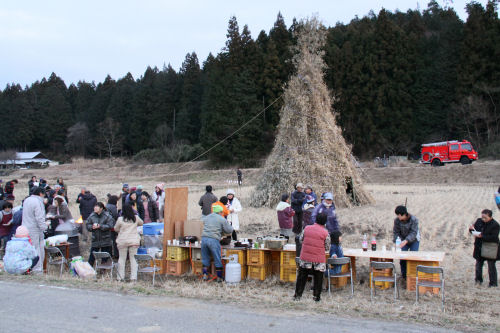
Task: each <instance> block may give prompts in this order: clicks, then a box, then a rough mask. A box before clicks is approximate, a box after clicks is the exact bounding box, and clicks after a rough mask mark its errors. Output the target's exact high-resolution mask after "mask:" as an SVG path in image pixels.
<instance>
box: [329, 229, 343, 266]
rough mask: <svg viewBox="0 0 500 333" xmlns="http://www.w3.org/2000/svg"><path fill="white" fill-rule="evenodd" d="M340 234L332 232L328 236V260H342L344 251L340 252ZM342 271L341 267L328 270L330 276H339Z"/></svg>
mask: <svg viewBox="0 0 500 333" xmlns="http://www.w3.org/2000/svg"><path fill="white" fill-rule="evenodd" d="M341 236H342V233H341V232H340V231H334V232H332V233H331V234H330V239H331V242H332V243H331V246H330V258H343V257H344V251H343V250H342V245H340V242H341V241H342V237H341ZM341 271H342V265H333V267H332V268H331V269H330V275H335V274H340V272H341Z"/></svg>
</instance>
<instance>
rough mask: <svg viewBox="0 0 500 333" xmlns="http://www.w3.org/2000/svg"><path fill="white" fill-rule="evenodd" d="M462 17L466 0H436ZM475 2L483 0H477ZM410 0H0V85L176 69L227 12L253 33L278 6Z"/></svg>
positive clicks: (286, 11)
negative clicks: (54, 77) (166, 66)
mask: <svg viewBox="0 0 500 333" xmlns="http://www.w3.org/2000/svg"><path fill="white" fill-rule="evenodd" d="M438 2H439V3H440V4H441V5H444V4H445V2H446V3H448V4H449V5H451V6H453V7H454V8H455V10H456V11H457V13H458V15H459V16H460V17H461V18H462V19H463V20H465V19H466V13H465V10H464V8H465V4H466V3H467V2H468V1H466V0H461V1H458V0H454V1H449V0H448V1H444V0H438ZM479 2H480V3H482V4H483V5H485V3H486V2H487V1H486V0H482V1H479ZM427 3H428V1H427V0H425V1H417V0H411V1H407V0H350V1H345V0H342V1H341V0H325V1H313V0H309V1H292V0H267V1H261V0H252V1H238V0H236V1H234V0H233V1H217V0H214V1H206V0H205V1H202V0H193V1H167V0H165V1H159V0H142V1H127V0H121V1H111V0H109V1H108V0H100V1H94V0H87V1H68V0H64V1H62V0H50V1H39V0H32V1H2V2H1V4H0V45H1V46H0V50H1V52H0V64H1V65H0V89H3V88H4V87H5V85H6V84H7V83H12V82H15V83H20V84H21V85H23V86H24V85H26V84H28V85H29V84H31V83H32V82H34V81H36V80H40V79H41V78H42V77H44V76H45V77H48V76H49V75H50V73H51V72H55V73H56V74H57V75H59V76H60V77H62V79H63V80H64V81H65V82H66V84H67V85H69V84H70V83H71V82H78V81H79V80H85V81H88V82H90V81H95V82H96V83H97V82H100V81H103V80H104V78H105V76H106V75H107V74H110V75H111V77H113V78H114V79H117V78H120V77H122V76H124V75H125V74H126V73H127V72H131V73H132V75H133V76H134V77H135V78H138V77H139V76H141V75H142V74H143V73H144V70H145V69H146V67H147V66H148V65H150V66H158V67H159V68H161V67H162V66H163V64H164V63H166V64H168V63H170V64H172V66H173V67H174V68H175V69H178V68H179V67H180V66H181V64H182V61H183V60H184V57H185V55H186V53H188V52H192V51H195V52H196V53H197V54H198V58H199V59H200V62H203V61H204V60H205V59H206V57H207V55H208V53H209V52H212V53H217V52H219V51H220V50H221V48H223V47H224V43H225V40H226V29H227V22H228V20H229V18H230V17H231V16H232V15H235V16H236V17H237V19H238V23H239V25H240V28H241V27H243V25H244V24H248V26H249V28H250V31H251V32H252V36H253V37H254V38H255V37H256V36H257V35H258V33H259V32H260V31H261V30H265V31H267V32H268V31H269V29H270V28H271V27H272V25H273V23H274V21H275V20H276V15H277V13H278V11H281V13H282V14H283V16H284V18H285V21H286V24H287V26H289V25H290V24H291V22H292V19H293V18H294V17H296V18H304V17H307V16H310V15H311V14H313V13H317V14H319V17H320V18H321V20H322V21H323V22H324V23H325V24H326V25H328V26H331V25H335V23H336V22H344V23H348V22H349V21H350V20H351V19H352V18H354V17H355V16H356V15H358V16H360V17H362V16H364V15H366V14H367V13H368V12H369V11H370V10H371V9H373V10H374V11H375V12H376V13H378V11H379V10H380V9H381V8H382V7H384V8H386V9H388V10H391V11H394V10H396V9H399V10H401V11H406V10H407V9H409V8H411V9H415V8H417V4H419V6H420V9H425V8H426V7H427Z"/></svg>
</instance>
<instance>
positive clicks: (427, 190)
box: [0, 162, 500, 331]
mask: <svg viewBox="0 0 500 333" xmlns="http://www.w3.org/2000/svg"><path fill="white" fill-rule="evenodd" d="M499 166H500V163H498V162H488V163H485V164H475V165H472V167H473V168H469V167H470V166H465V169H458V167H459V166H457V168H455V166H453V167H452V168H448V167H445V168H442V169H440V170H438V171H436V170H434V169H432V168H421V167H414V168H413V169H412V168H388V169H387V170H386V171H385V172H386V176H387V177H388V178H387V180H386V181H385V182H384V178H382V177H381V178H380V179H379V180H380V181H379V183H372V184H368V185H366V188H367V190H368V191H369V192H370V194H371V195H372V196H373V197H374V198H375V199H376V203H375V204H373V205H370V206H364V207H355V208H341V209H339V210H338V215H339V219H340V226H341V229H342V231H343V232H344V237H343V238H344V240H343V243H344V244H343V245H344V247H356V248H359V247H360V246H361V239H362V234H363V233H371V232H376V233H378V246H383V245H384V244H385V245H390V244H391V228H392V221H393V210H394V207H395V206H396V205H398V204H401V203H404V201H405V199H406V198H408V207H409V210H410V212H411V213H413V214H415V215H416V216H417V217H418V218H419V220H420V227H421V233H422V241H421V250H430V251H432V250H436V251H445V252H446V258H445V261H444V262H443V266H444V268H445V274H446V296H447V300H446V312H444V313H443V312H441V309H440V299H439V297H436V296H434V297H433V296H425V297H424V298H423V300H422V302H421V304H420V305H419V306H416V305H414V301H415V295H414V293H413V292H407V291H402V293H401V299H400V300H398V301H397V302H395V303H394V302H393V301H392V298H391V296H392V294H391V291H385V292H381V293H380V294H379V297H378V299H377V300H376V303H375V305H374V304H372V303H371V302H370V296H369V295H370V293H369V289H368V286H367V283H366V282H365V283H363V284H359V280H362V279H363V280H366V278H367V271H368V266H367V264H368V263H367V261H363V260H360V261H359V263H358V277H359V279H358V283H357V284H356V286H355V296H354V298H352V299H350V298H349V291H348V290H347V289H342V290H340V291H336V292H335V293H334V294H333V296H332V297H331V298H330V297H328V296H326V295H325V296H324V297H323V300H322V302H321V304H315V303H314V302H312V296H311V295H307V296H305V297H304V299H303V300H302V301H301V302H299V303H295V302H292V301H291V297H292V295H293V292H294V286H293V285H292V284H285V283H281V282H279V281H277V280H276V279H271V280H269V281H265V282H255V281H250V282H245V283H242V284H241V285H240V286H237V287H229V286H219V285H215V284H203V283H201V282H200V281H198V280H197V279H195V278H192V277H186V278H175V277H167V278H166V281H165V283H164V284H163V285H162V286H161V287H160V286H159V287H157V288H155V289H153V288H151V287H150V285H149V282H148V281H144V282H139V283H137V284H136V285H131V284H127V283H125V284H120V283H117V282H114V281H113V282H109V281H106V280H100V281H99V282H98V283H96V282H92V281H81V280H79V279H76V278H70V277H65V278H64V279H62V280H59V279H58V278H57V277H54V276H51V277H11V276H7V275H5V274H3V275H0V278H1V279H14V280H16V281H29V280H36V281H38V280H40V279H41V280H43V281H45V282H46V283H51V284H59V285H68V286H77V287H81V288H90V289H105V290H113V291H120V292H125V293H133V294H134V293H137V294H151V295H164V294H175V295H179V296H182V297H191V298H204V299H210V300H213V301H216V302H229V303H232V304H236V305H239V306H244V305H245V304H248V306H252V307H257V306H258V307H259V308H263V309H268V308H270V309H279V310H280V311H283V310H287V311H300V312H301V313H302V312H304V311H311V312H324V313H335V314H338V315H341V316H350V317H370V318H380V319H388V320H398V321H411V322H420V323H429V324H433V325H437V326H443V327H449V328H455V329H459V330H464V331H480V330H481V331H498V330H500V319H499V305H500V290H499V289H498V288H493V289H488V288H486V287H479V288H478V287H475V286H474V283H473V280H474V259H472V256H471V253H472V238H471V237H470V236H469V235H468V233H467V225H468V224H470V223H472V222H473V221H474V220H475V218H477V217H478V216H479V213H480V211H481V210H482V209H484V208H490V209H493V211H494V212H495V213H494V214H495V215H496V216H498V210H497V209H496V207H495V204H494V201H493V193H494V191H495V190H496V188H497V187H498V184H496V183H493V182H490V183H488V184H480V185H473V184H454V185H449V184H439V183H438V182H439V181H440V180H442V179H443V177H442V175H443V174H444V175H445V176H446V177H445V178H446V179H454V177H455V175H454V174H453V173H454V172H455V171H456V172H459V173H460V177H462V178H463V176H464V175H465V176H466V177H467V179H470V180H471V181H472V182H473V181H475V180H476V178H475V177H478V178H477V179H484V177H485V175H486V174H490V175H493V177H496V176H495V175H497V173H498V171H497V170H498V169H499ZM62 167H63V166H60V167H56V168H48V169H45V170H39V171H37V172H36V174H37V175H39V176H40V175H41V176H42V177H46V178H47V179H49V180H51V179H53V180H52V181H54V180H55V178H56V177H57V175H58V174H60V173H66V176H65V178H66V181H67V183H68V185H69V189H70V191H69V195H70V201H71V202H70V208H71V210H72V211H73V212H74V213H76V211H77V210H78V207H77V206H76V204H74V203H73V200H74V199H75V197H76V194H77V193H78V187H79V185H83V184H86V185H88V187H89V188H90V189H91V190H92V191H93V192H94V193H95V194H96V195H97V196H98V198H99V199H104V198H105V195H106V193H108V192H111V193H114V192H118V191H119V190H120V187H121V182H122V181H123V180H124V179H127V180H128V183H130V184H131V185H137V184H139V183H141V184H142V185H143V186H144V187H145V189H147V190H150V191H151V190H152V188H153V186H154V184H155V183H157V182H159V181H160V180H162V181H164V179H163V178H161V177H158V178H157V176H156V174H157V173H158V174H160V173H161V169H157V170H155V171H153V172H152V175H151V176H149V177H147V176H146V175H144V176H143V175H142V173H143V171H142V170H141V168H143V169H148V168H151V169H153V167H151V166H147V167H134V168H131V167H130V166H124V167H114V168H94V167H93V164H92V163H88V164H85V169H84V170H82V169H79V167H78V166H76V165H73V167H71V166H70V165H67V166H64V168H65V169H64V170H62V169H63V168H62ZM485 168H486V169H485ZM487 168H489V169H487ZM402 169H404V172H405V175H406V176H409V177H410V179H413V176H412V173H413V172H414V173H418V174H421V175H423V177H425V179H427V180H428V183H426V184H390V183H389V184H388V182H390V181H391V179H392V178H397V179H398V180H399V182H403V181H404V179H405V178H406V176H404V177H400V174H399V172H400V170H402ZM483 169H485V170H483ZM478 170H482V171H481V172H478ZM488 170H489V171H488ZM377 171H378V170H377ZM391 171H392V174H391ZM70 172H71V174H70ZM258 172H259V170H249V171H248V172H247V171H245V170H244V174H251V175H256V174H258ZM371 172H372V170H368V173H371ZM436 172H437V173H436ZM446 172H448V173H449V174H446ZM117 173H119V174H121V175H128V178H127V177H126V176H124V178H123V180H122V179H120V180H119V181H118V180H117V179H116V174H117ZM30 174H31V173H30ZM91 175H93V176H91ZM190 175H191V176H190V177H191V178H190V180H189V182H190V184H189V189H190V192H189V207H188V215H189V218H198V217H199V215H200V209H199V207H198V205H197V201H198V198H199V196H200V195H201V194H202V193H203V187H204V185H205V184H206V183H207V182H209V181H210V182H211V183H212V184H213V185H214V186H215V189H216V190H215V193H216V194H217V195H218V196H221V195H223V194H225V189H226V188H227V187H233V186H234V184H232V183H231V184H228V183H227V180H228V179H231V177H234V176H235V174H234V170H219V171H213V170H212V171H206V172H204V171H200V172H198V173H196V172H194V171H193V173H191V174H190ZM21 176H22V174H21V172H20V173H19V174H18V175H17V177H18V178H19V179H20V184H19V186H18V187H16V192H15V194H16V197H18V198H20V197H22V195H23V194H24V193H26V191H27V185H26V182H27V181H28V176H26V177H24V178H23V177H21ZM183 177H185V176H184V174H182V175H181V176H180V177H179V179H180V180H178V181H172V182H170V183H169V185H175V184H181V183H184V179H185V178H183ZM256 178H257V177H253V176H252V177H249V179H248V178H246V177H245V180H246V181H247V186H245V187H242V188H241V189H239V188H235V190H236V191H237V196H238V197H239V198H240V199H241V200H242V204H243V207H244V210H243V212H242V213H241V214H240V224H241V236H244V237H246V236H248V237H255V236H257V235H262V234H276V233H277V231H278V223H277V219H276V212H275V211H274V209H272V208H271V209H270V208H249V207H248V206H249V201H250V196H251V193H252V191H253V184H255V179H256ZM174 180H175V179H174ZM197 180H198V181H197ZM495 180H496V181H499V180H500V178H498V177H496V178H495ZM248 182H250V183H248ZM75 215H76V214H75ZM485 280H486V281H487V275H486V269H485Z"/></svg>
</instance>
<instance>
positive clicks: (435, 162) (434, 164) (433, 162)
mask: <svg viewBox="0 0 500 333" xmlns="http://www.w3.org/2000/svg"><path fill="white" fill-rule="evenodd" d="M431 164H432V166H433V167H438V166H441V161H440V160H439V158H435V159H433V160H432V163H431Z"/></svg>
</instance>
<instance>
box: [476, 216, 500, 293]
mask: <svg viewBox="0 0 500 333" xmlns="http://www.w3.org/2000/svg"><path fill="white" fill-rule="evenodd" d="M473 231H477V232H480V234H479V235H477V236H474V237H475V240H474V253H473V257H474V259H476V279H475V281H476V284H479V285H480V284H482V283H483V264H484V262H485V261H487V262H488V275H489V278H490V283H489V285H488V286H489V287H498V277H497V268H496V266H495V264H496V261H497V260H498V259H500V249H499V251H497V258H496V259H486V258H483V257H482V256H481V247H482V245H483V242H491V243H497V244H498V243H499V240H498V233H499V231H500V225H499V224H498V222H497V221H495V220H494V219H493V212H492V211H491V210H489V209H485V210H483V211H482V212H481V218H480V219H477V220H476V222H475V223H474V224H473V225H471V226H470V227H469V232H471V233H472V232H473Z"/></svg>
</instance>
